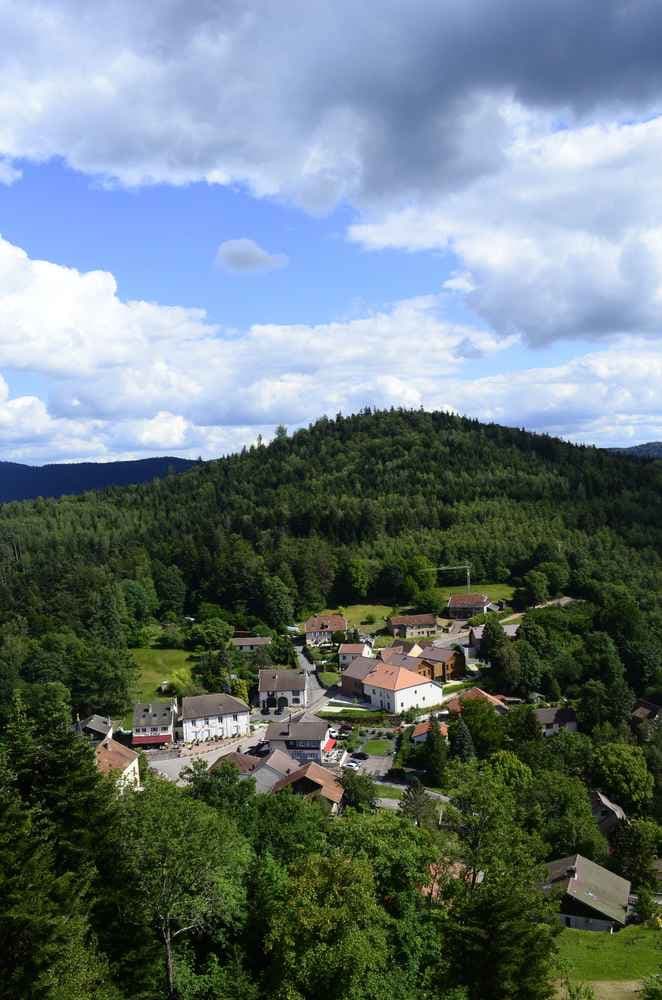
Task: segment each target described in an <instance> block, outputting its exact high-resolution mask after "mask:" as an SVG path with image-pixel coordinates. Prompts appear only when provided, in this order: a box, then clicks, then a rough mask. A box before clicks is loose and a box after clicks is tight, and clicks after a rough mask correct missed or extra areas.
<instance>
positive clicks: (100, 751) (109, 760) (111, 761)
mask: <svg viewBox="0 0 662 1000" xmlns="http://www.w3.org/2000/svg"><path fill="white" fill-rule="evenodd" d="M95 756H96V762H97V770H98V771H100V772H101V774H109V773H110V772H111V771H122V772H124V771H126V769H127V767H129V766H130V765H131V764H133V762H134V760H138V754H137V753H136V752H135V750H131V748H130V747H125V746H124V745H123V744H122V743H118V742H117V740H113V739H111V738H110V737H108V736H107V737H106V738H105V740H102V741H101V743H99V744H98V745H97V748H96V750H95Z"/></svg>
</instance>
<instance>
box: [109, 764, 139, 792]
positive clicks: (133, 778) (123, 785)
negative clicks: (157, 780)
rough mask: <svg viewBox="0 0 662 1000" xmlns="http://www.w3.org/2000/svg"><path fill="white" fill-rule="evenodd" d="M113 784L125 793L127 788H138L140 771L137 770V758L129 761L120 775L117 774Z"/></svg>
mask: <svg viewBox="0 0 662 1000" xmlns="http://www.w3.org/2000/svg"><path fill="white" fill-rule="evenodd" d="M115 783H116V785H117V787H118V788H119V790H120V791H122V792H123V791H126V789H127V788H140V770H139V768H138V758H137V757H136V759H135V760H132V761H131V763H130V764H129V766H128V767H126V768H125V769H124V770H123V771H122V773H121V774H118V776H117V781H116V782H115Z"/></svg>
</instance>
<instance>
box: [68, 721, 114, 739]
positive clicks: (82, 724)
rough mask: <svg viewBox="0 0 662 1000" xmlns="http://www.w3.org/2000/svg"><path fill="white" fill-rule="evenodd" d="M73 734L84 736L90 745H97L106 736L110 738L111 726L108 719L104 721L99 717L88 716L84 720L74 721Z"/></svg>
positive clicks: (111, 733)
mask: <svg viewBox="0 0 662 1000" xmlns="http://www.w3.org/2000/svg"><path fill="white" fill-rule="evenodd" d="M74 732H75V733H76V735H77V736H84V737H85V739H86V740H89V741H90V743H92V744H97V743H100V742H101V741H102V740H105V738H106V737H107V736H111V737H112V735H113V724H112V722H111V721H110V719H104V718H103V716H101V715H88V717H87V718H86V719H76V721H75V722H74Z"/></svg>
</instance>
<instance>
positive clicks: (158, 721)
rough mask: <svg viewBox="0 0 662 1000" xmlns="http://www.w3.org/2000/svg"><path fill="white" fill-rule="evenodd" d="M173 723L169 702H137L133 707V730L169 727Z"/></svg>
mask: <svg viewBox="0 0 662 1000" xmlns="http://www.w3.org/2000/svg"><path fill="white" fill-rule="evenodd" d="M172 721H173V708H172V702H171V701H148V702H143V701H141V702H138V703H137V704H135V705H134V706H133V728H134V729H142V728H144V727H145V726H169V725H170V724H171V723H172Z"/></svg>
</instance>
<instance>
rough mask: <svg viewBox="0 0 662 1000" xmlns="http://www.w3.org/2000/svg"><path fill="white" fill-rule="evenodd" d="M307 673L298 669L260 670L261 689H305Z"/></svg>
mask: <svg viewBox="0 0 662 1000" xmlns="http://www.w3.org/2000/svg"><path fill="white" fill-rule="evenodd" d="M305 687H306V676H305V674H301V673H299V671H298V670H272V669H268V670H260V681H259V690H260V691H303V690H304V689H305Z"/></svg>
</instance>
